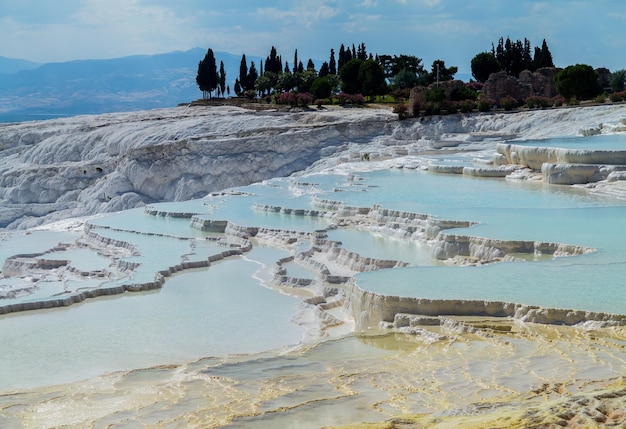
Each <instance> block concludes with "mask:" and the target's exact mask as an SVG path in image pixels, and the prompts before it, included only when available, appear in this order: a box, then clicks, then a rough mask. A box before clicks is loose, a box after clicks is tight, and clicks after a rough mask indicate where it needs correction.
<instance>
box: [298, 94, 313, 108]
mask: <svg viewBox="0 0 626 429" xmlns="http://www.w3.org/2000/svg"><path fill="white" fill-rule="evenodd" d="M311 103H313V96H312V95H311V94H310V93H309V92H303V93H300V94H296V105H298V106H302V107H306V106H308V105H309V104H311Z"/></svg>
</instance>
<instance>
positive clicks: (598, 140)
mask: <svg viewBox="0 0 626 429" xmlns="http://www.w3.org/2000/svg"><path fill="white" fill-rule="evenodd" d="M510 143H512V144H516V145H522V146H539V147H558V148H563V149H587V150H620V151H621V150H626V135H624V134H604V135H596V136H589V137H567V138H565V137H561V138H551V139H542V140H523V141H511V142H510Z"/></svg>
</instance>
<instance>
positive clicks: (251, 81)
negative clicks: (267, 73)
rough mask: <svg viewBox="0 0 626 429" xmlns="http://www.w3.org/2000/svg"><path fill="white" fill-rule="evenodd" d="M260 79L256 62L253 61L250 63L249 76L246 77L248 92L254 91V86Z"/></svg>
mask: <svg viewBox="0 0 626 429" xmlns="http://www.w3.org/2000/svg"><path fill="white" fill-rule="evenodd" d="M258 78H259V72H257V70H256V66H255V65H254V61H252V62H250V69H249V70H248V75H247V76H246V91H249V90H251V89H254V85H255V84H256V80H257V79H258Z"/></svg>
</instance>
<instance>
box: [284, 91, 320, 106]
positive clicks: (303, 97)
mask: <svg viewBox="0 0 626 429" xmlns="http://www.w3.org/2000/svg"><path fill="white" fill-rule="evenodd" d="M276 103H277V104H289V105H290V106H292V107H295V106H303V107H306V106H308V105H309V104H311V103H313V96H312V95H311V94H310V93H308V92H303V93H301V94H296V93H295V92H283V93H281V94H278V97H276Z"/></svg>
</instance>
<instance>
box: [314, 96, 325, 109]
mask: <svg viewBox="0 0 626 429" xmlns="http://www.w3.org/2000/svg"><path fill="white" fill-rule="evenodd" d="M313 104H315V105H316V106H317V108H318V109H319V108H320V107H322V105H323V104H324V100H322V99H321V98H318V99H316V100H315V101H314V102H313Z"/></svg>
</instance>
